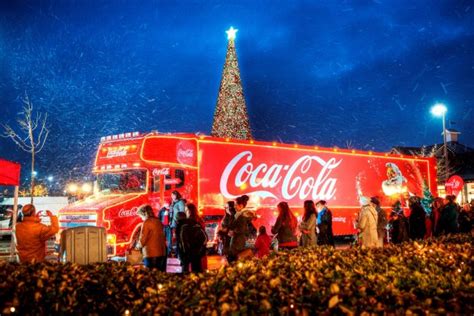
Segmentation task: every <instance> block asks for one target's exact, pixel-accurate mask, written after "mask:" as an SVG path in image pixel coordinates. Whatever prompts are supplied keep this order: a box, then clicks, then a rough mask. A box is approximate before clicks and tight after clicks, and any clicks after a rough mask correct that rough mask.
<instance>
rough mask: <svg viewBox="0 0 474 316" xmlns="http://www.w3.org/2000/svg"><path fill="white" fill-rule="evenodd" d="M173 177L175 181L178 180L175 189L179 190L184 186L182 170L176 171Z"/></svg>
mask: <svg viewBox="0 0 474 316" xmlns="http://www.w3.org/2000/svg"><path fill="white" fill-rule="evenodd" d="M174 177H175V178H176V179H179V180H180V182H179V183H177V184H176V189H178V188H181V187H182V186H184V170H182V169H176V170H175V171H174Z"/></svg>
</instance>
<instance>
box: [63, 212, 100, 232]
mask: <svg viewBox="0 0 474 316" xmlns="http://www.w3.org/2000/svg"><path fill="white" fill-rule="evenodd" d="M79 226H97V214H63V215H59V227H60V229H67V228H72V227H79Z"/></svg>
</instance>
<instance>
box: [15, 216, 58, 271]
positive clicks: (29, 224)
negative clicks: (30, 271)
mask: <svg viewBox="0 0 474 316" xmlns="http://www.w3.org/2000/svg"><path fill="white" fill-rule="evenodd" d="M50 218H51V226H46V225H44V224H42V223H41V220H40V219H39V218H38V217H35V216H25V217H24V218H23V221H22V222H21V223H18V224H16V239H17V245H16V249H17V250H18V255H19V256H20V262H29V261H33V260H35V261H36V262H38V261H43V260H44V258H45V256H46V241H47V240H48V239H50V238H51V237H53V236H54V235H55V234H56V233H57V232H58V231H59V223H58V218H57V217H56V216H51V217H50Z"/></svg>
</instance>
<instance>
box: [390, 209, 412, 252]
mask: <svg viewBox="0 0 474 316" xmlns="http://www.w3.org/2000/svg"><path fill="white" fill-rule="evenodd" d="M389 224H390V226H391V230H390V234H391V237H390V240H391V241H392V243H394V244H401V243H402V242H405V241H408V239H409V237H408V220H407V218H406V217H405V215H403V209H402V206H401V203H400V201H397V202H396V203H395V204H394V205H393V206H392V213H391V214H390V221H389Z"/></svg>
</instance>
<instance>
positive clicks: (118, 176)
mask: <svg viewBox="0 0 474 316" xmlns="http://www.w3.org/2000/svg"><path fill="white" fill-rule="evenodd" d="M97 183H98V185H99V191H100V192H101V193H103V194H107V193H135V192H145V190H146V171H145V170H125V171H121V172H113V173H102V174H99V175H97Z"/></svg>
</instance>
